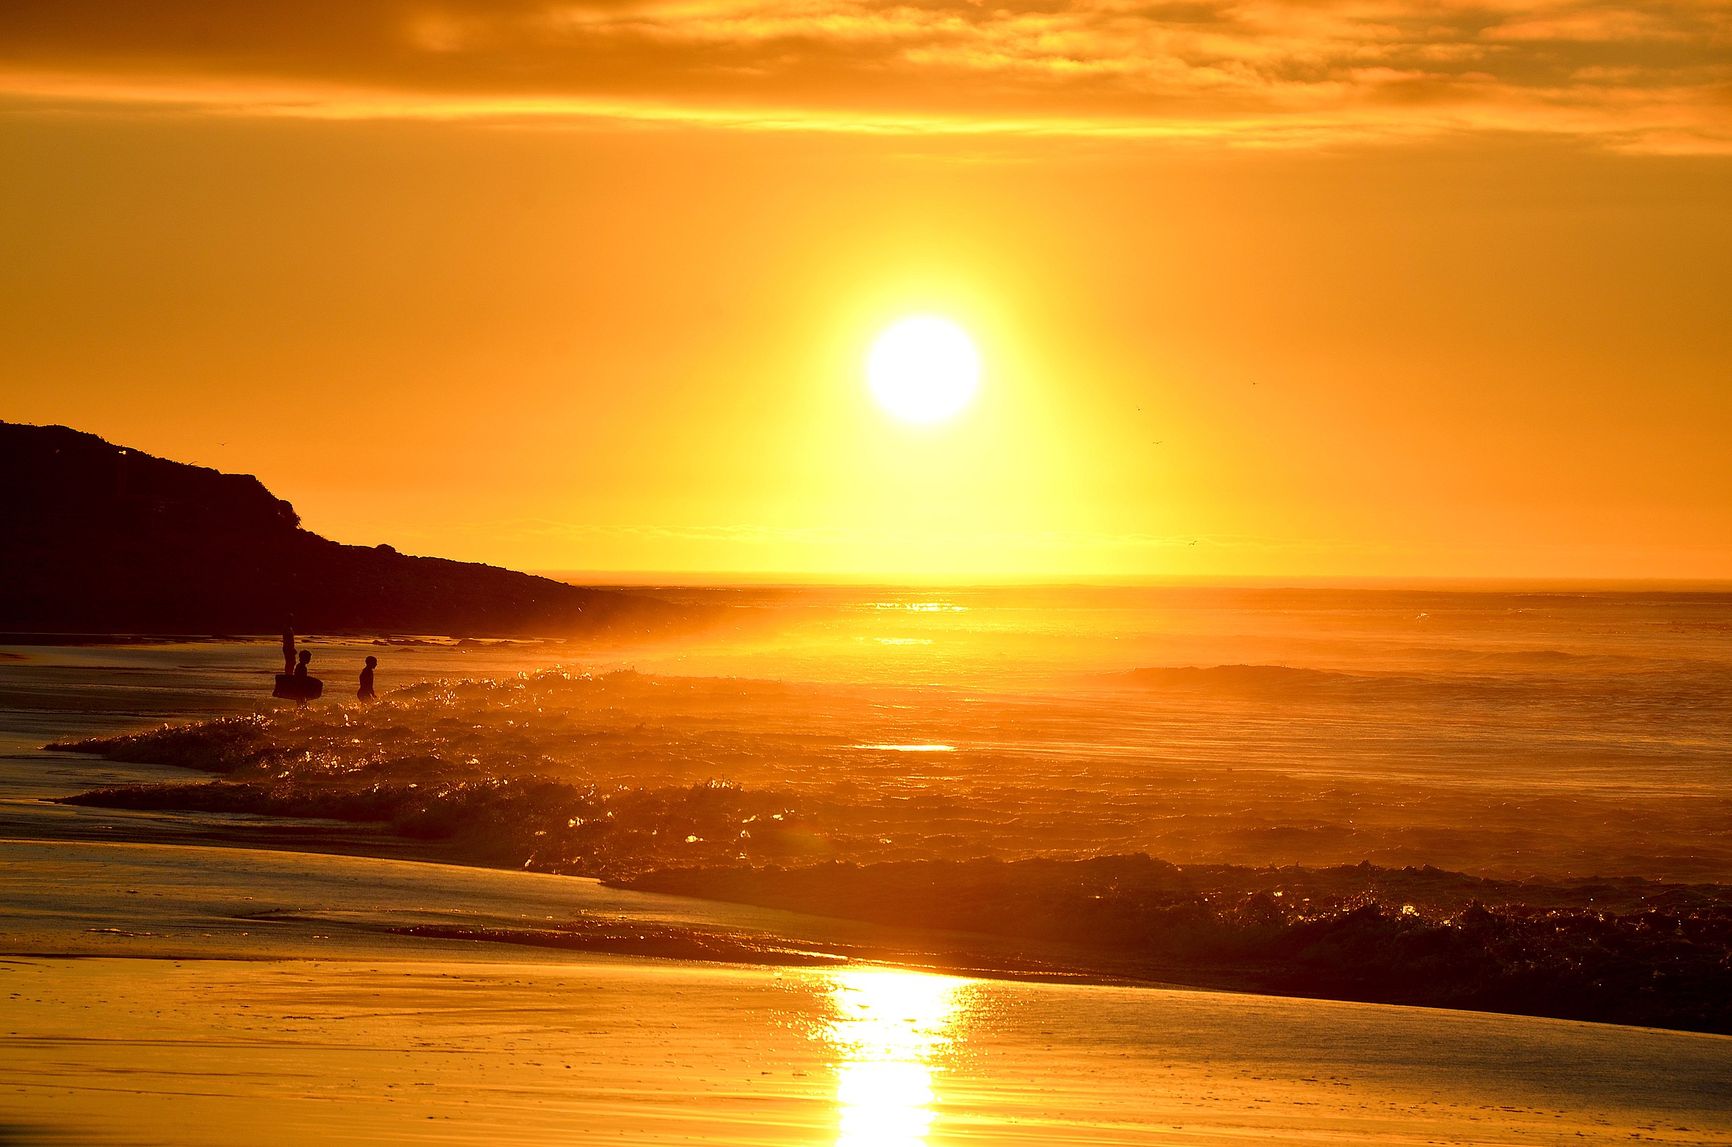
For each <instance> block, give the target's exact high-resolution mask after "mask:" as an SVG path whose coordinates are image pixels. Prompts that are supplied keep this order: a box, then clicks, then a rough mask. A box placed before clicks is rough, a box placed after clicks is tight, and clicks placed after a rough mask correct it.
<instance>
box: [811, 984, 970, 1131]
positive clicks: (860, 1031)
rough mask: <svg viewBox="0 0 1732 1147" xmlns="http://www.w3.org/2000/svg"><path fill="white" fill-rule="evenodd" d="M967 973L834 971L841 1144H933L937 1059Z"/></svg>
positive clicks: (828, 1034) (830, 1034)
mask: <svg viewBox="0 0 1732 1147" xmlns="http://www.w3.org/2000/svg"><path fill="white" fill-rule="evenodd" d="M965 983H966V981H964V980H959V979H955V978H953V977H950V976H932V975H927V974H925V973H923V972H905V971H902V970H900V969H896V968H849V969H846V970H843V971H840V972H837V973H836V974H835V975H834V977H833V978H832V985H833V986H832V988H831V1004H832V1006H833V1008H834V1015H833V1017H832V1018H831V1020H830V1024H829V1026H828V1028H827V1029H826V1030H825V1033H824V1034H825V1038H826V1039H828V1040H829V1042H830V1043H831V1044H832V1045H833V1046H834V1047H835V1049H836V1053H837V1058H838V1062H837V1065H836V1105H837V1108H838V1127H837V1134H836V1147H925V1145H926V1136H927V1134H928V1132H929V1131H930V1130H931V1128H932V1119H933V1104H934V1102H935V1100H936V1093H935V1091H934V1088H933V1073H934V1072H935V1071H936V1070H938V1069H937V1068H936V1067H935V1066H934V1061H935V1060H936V1059H937V1058H938V1056H940V1055H941V1054H942V1053H943V1052H944V1050H945V1049H946V1048H947V1047H948V1046H949V1045H950V1043H951V1041H952V1039H953V1038H954V1037H953V1029H954V1026H955V1017H956V1013H957V1010H958V1003H959V999H958V997H959V994H960V990H961V988H962V987H963V985H964V984H965Z"/></svg>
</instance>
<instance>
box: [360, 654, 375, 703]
mask: <svg viewBox="0 0 1732 1147" xmlns="http://www.w3.org/2000/svg"><path fill="white" fill-rule="evenodd" d="M377 664H379V659H378V658H377V657H369V658H367V664H366V666H365V667H364V668H363V669H362V670H361V687H360V688H359V689H357V690H356V691H355V696H356V697H358V698H360V699H361V700H363V701H371V700H372V699H373V697H374V696H375V694H374V693H373V667H374V666H375V665H377Z"/></svg>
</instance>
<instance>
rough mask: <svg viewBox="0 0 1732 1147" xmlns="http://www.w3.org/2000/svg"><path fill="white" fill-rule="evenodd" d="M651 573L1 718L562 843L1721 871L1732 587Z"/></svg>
mask: <svg viewBox="0 0 1732 1147" xmlns="http://www.w3.org/2000/svg"><path fill="white" fill-rule="evenodd" d="M647 592H652V593H660V594H662V595H664V596H667V597H670V598H673V599H675V600H678V601H680V602H682V603H683V604H686V605H688V606H690V607H693V608H694V609H696V610H699V611H701V612H702V613H703V615H704V616H705V617H706V618H707V619H708V620H707V622H706V624H704V625H703V626H702V627H701V629H700V630H699V631H698V632H696V633H685V634H681V635H672V636H667V637H662V638H658V639H655V640H645V639H636V638H634V639H632V640H630V641H629V642H610V641H607V640H605V639H584V640H581V641H579V640H573V641H569V642H558V641H551V642H465V643H455V642H451V641H448V640H445V639H439V638H424V637H413V636H407V637H406V636H402V635H395V636H388V637H381V638H378V639H376V643H375V639H368V640H357V639H348V638H323V637H321V636H319V635H311V637H310V638H309V639H308V645H307V647H308V648H311V649H313V650H314V652H315V660H314V671H315V673H323V674H324V676H325V678H326V680H327V682H328V686H327V692H326V699H325V700H324V701H322V702H319V703H316V704H314V705H312V706H308V707H307V708H305V709H299V708H296V707H294V706H293V705H290V704H288V703H284V702H277V701H272V700H271V699H270V698H269V696H268V686H269V679H270V677H269V675H270V674H271V673H273V672H275V671H277V669H278V667H279V666H280V661H279V659H278V655H277V650H276V643H275V641H274V640H255V641H242V640H224V641H213V642H199V643H178V644H164V645H125V646H101V647H95V646H93V647H82V648H70V649H69V648H53V649H50V648H44V647H9V648H8V651H9V652H10V653H12V654H14V655H16V656H20V657H23V658H25V660H21V661H12V662H8V663H6V664H5V665H4V667H3V668H0V707H3V708H4V710H5V720H4V724H5V726H6V728H7V729H8V730H9V733H10V736H11V737H12V738H13V739H14V740H15V741H29V740H32V739H34V740H35V741H36V743H38V744H40V743H43V742H47V741H56V742H62V743H65V744H68V745H70V746H72V747H74V748H77V749H80V750H83V751H85V752H90V753H96V754H100V755H106V756H109V757H111V758H114V759H120V760H135V761H148V762H152V763H159V764H172V765H177V766H182V767H184V768H190V769H194V770H201V771H204V772H208V773H213V774H221V776H222V782H221V783H220V784H218V785H214V786H213V785H211V784H210V783H209V782H208V781H207V780H205V779H204V778H198V777H194V776H193V775H191V774H181V776H182V777H183V779H182V780H181V781H180V782H178V783H177V784H174V785H170V786H168V787H166V788H164V787H158V788H157V789H155V790H153V791H152V793H150V794H148V795H144V794H141V793H140V792H139V791H136V790H126V789H124V788H115V789H111V790H110V791H109V792H108V794H107V795H106V796H105V797H98V798H95V799H96V800H97V801H98V803H101V802H102V801H103V800H106V801H108V802H109V803H111V804H124V805H130V806H131V807H154V808H163V807H178V808H189V809H195V810H204V811H218V812H260V813H275V814H283V815H297V816H320V817H326V818H335V819H347V820H374V821H383V822H389V823H390V824H392V825H393V826H394V828H395V829H396V830H398V831H399V832H402V833H405V834H408V835H410V836H417V835H419V836H422V837H427V838H434V837H437V838H441V839H451V840H454V841H455V842H456V846H457V847H458V848H459V849H460V851H461V853H462V854H463V855H464V856H466V857H467V858H468V859H472V860H473V861H474V862H476V863H481V864H489V865H497V866H510V867H527V868H531V869H536V870H542V871H550V872H568V873H582V874H601V875H608V874H615V873H620V872H629V871H633V870H637V869H642V868H647V867H665V866H670V865H672V866H685V865H717V864H734V863H740V862H749V863H753V864H765V863H774V864H793V863H805V862H809V861H814V860H846V861H855V862H861V863H867V862H874V861H901V860H911V859H947V860H961V859H970V858H982V857H987V858H998V859H1004V860H1016V859H1025V858H1033V857H1052V858H1076V857H1087V856H1101V855H1114V854H1127V853H1146V854H1148V855H1150V856H1153V857H1158V858H1161V859H1164V860H1168V861H1172V862H1175V863H1179V864H1204V863H1209V864H1235V865H1251V866H1286V865H1306V866H1327V865H1340V864H1358V863H1360V862H1364V861H1369V862H1371V863H1373V864H1375V865H1379V866H1389V867H1402V866H1425V865H1432V866H1436V867H1439V868H1444V869H1450V870H1455V871H1460V872H1466V873H1471V874H1476V875H1483V876H1493V877H1499V878H1506V879H1526V878H1564V877H1586V876H1603V877H1621V876H1639V877H1647V878H1651V879H1659V880H1667V881H1682V882H1691V881H1702V882H1722V883H1725V882H1732V593H1725V592H1659V591H1636V590H1621V591H1604V590H1581V589H1568V590H1565V589H1552V590H1547V589H1532V588H1528V589H1499V590H1495V591H1494V590H1487V589H1476V588H1471V587H1469V588H1463V587H1450V588H1402V589H1389V588H1351V589H1323V588H1301V589H1261V588H1200V587H1160V588H1148V587H1044V588H1011V587H994V588H967V589H958V588H947V589H910V588H896V589H860V588H853V587H746V588H691V587H675V588H664V589H660V590H655V589H651V590H648V591H647ZM369 652H371V653H374V654H376V655H378V656H379V657H380V660H381V664H380V668H379V678H378V679H379V685H380V692H381V700H380V701H379V702H378V703H377V704H375V705H372V706H370V707H363V706H360V705H358V704H355V703H354V702H353V701H352V700H349V698H351V697H352V693H353V685H352V681H353V677H354V674H355V673H356V672H358V670H359V663H360V658H361V657H362V656H363V655H365V654H366V653H369ZM93 690H94V691H95V692H94V693H93V692H92V691H93ZM92 696H96V697H98V698H100V700H99V701H98V702H97V703H94V704H93V703H92V702H91V700H90V698H91V697H92ZM81 699H82V700H81ZM345 702H346V703H345ZM93 738H95V739H93Z"/></svg>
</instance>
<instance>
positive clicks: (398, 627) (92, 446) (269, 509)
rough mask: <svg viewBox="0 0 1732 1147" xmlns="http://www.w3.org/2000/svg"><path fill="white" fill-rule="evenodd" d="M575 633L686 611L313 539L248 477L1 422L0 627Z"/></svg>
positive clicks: (662, 619) (661, 620)
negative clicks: (290, 626)
mask: <svg viewBox="0 0 1732 1147" xmlns="http://www.w3.org/2000/svg"><path fill="white" fill-rule="evenodd" d="M291 614H292V615H293V616H294V621H295V625H296V627H297V628H298V629H301V630H303V631H306V632H343V631H348V632H385V633H427V634H449V635H454V636H481V635H488V636H569V635H577V634H582V633H587V632H596V631H599V630H603V629H607V630H620V629H625V630H641V631H650V630H656V629H660V628H662V627H665V626H667V625H669V624H672V623H677V622H678V621H680V620H681V618H682V616H683V611H681V610H679V609H676V608H675V607H674V606H671V605H669V604H667V603H665V602H661V601H658V600H656V599H654V598H652V597H648V596H645V595H640V594H635V593H629V592H620V591H609V590H596V589H583V588H578V587H575V586H569V585H566V584H564V583H562V582H556V581H553V580H551V579H549V578H543V577H535V576H532V575H530V574H524V573H517V572H514V571H511V570H505V569H500V568H498V567H495V566H488V565H479V564H476V563H472V562H457V561H448V560H446V559H443V558H428V557H411V556H409V555H407V554H400V553H398V552H397V551H396V550H395V549H393V548H392V547H390V546H388V545H380V546H351V545H343V544H340V543H338V542H334V541H331V540H329V539H328V538H323V537H320V536H319V535H318V534H315V533H312V532H310V531H308V530H305V529H302V528H301V524H300V516H299V515H298V514H296V513H295V509H294V507H293V506H292V505H290V504H289V503H288V502H286V501H284V500H283V499H281V498H278V497H276V496H275V495H274V494H272V493H271V492H270V491H269V490H267V489H266V488H265V486H264V484H263V483H261V482H260V481H259V480H258V479H257V478H255V477H253V476H251V475H250V474H224V473H221V472H219V471H217V470H211V469H208V468H206V467H203V466H191V465H188V464H186V463H183V462H173V461H170V460H168V459H165V458H157V457H153V456H152V455H149V454H146V453H144V452H142V451H139V450H132V449H127V448H125V447H121V446H116V445H114V444H113V443H110V442H107V441H104V440H103V439H101V438H98V437H97V436H96V435H94V434H86V433H83V432H81V431H77V430H71V429H68V428H67V427H64V426H27V425H20V424H17V423H10V422H0V630H7V631H14V632H19V631H28V632H42V633H68V634H71V633H178V634H192V633H200V634H205V633H276V632H281V630H282V627H283V624H284V622H285V620H286V619H287V618H288V617H289V615H291Z"/></svg>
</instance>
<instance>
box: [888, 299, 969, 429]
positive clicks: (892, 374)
mask: <svg viewBox="0 0 1732 1147" xmlns="http://www.w3.org/2000/svg"><path fill="white" fill-rule="evenodd" d="M866 381H867V384H868V385H869V386H870V387H871V388H872V397H873V398H875V399H876V400H877V401H878V405H879V406H881V407H883V408H884V409H885V410H886V411H888V412H889V413H891V414H893V415H895V416H896V417H897V418H900V419H903V420H904V421H906V422H921V423H927V422H941V421H943V420H944V419H946V418H951V417H954V416H955V415H956V414H958V413H960V412H961V410H962V408H963V407H965V406H967V405H968V403H969V401H970V400H971V399H973V398H974V392H975V390H976V389H978V388H979V386H980V356H979V355H978V354H976V353H975V350H974V342H973V340H971V339H970V338H969V337H968V332H967V331H965V330H963V329H962V328H961V327H959V326H957V325H956V324H955V323H953V322H951V321H950V320H949V319H946V318H940V317H939V316H937V315H915V316H913V317H911V318H906V319H903V320H901V321H900V322H898V323H896V324H894V325H893V326H891V327H890V328H889V329H888V330H886V331H885V332H884V333H883V334H881V335H879V336H878V339H877V341H876V342H874V343H873V344H872V351H871V353H870V354H869V355H868V356H867V359H866Z"/></svg>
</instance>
